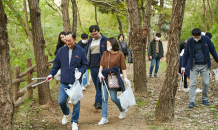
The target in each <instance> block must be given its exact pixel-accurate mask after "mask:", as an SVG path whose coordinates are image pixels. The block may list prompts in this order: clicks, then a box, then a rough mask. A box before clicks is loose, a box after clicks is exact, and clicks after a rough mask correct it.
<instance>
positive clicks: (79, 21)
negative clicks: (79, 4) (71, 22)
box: [77, 8, 84, 32]
mask: <svg viewBox="0 0 218 130" xmlns="http://www.w3.org/2000/svg"><path fill="white" fill-rule="evenodd" d="M77 12H78V19H79V24H80V26H81V28H82V32H84V30H83V26H82V22H81V19H80V14H79V9H78V8H77Z"/></svg>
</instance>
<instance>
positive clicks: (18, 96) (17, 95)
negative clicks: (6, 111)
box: [12, 55, 57, 112]
mask: <svg viewBox="0 0 218 130" xmlns="http://www.w3.org/2000/svg"><path fill="white" fill-rule="evenodd" d="M45 60H46V65H47V67H48V66H51V63H53V60H50V61H48V56H47V55H46V56H45ZM27 67H28V69H27V70H26V71H25V72H23V73H20V66H15V70H14V80H13V81H12V85H14V95H13V97H14V107H15V112H16V111H17V110H18V109H19V106H20V105H21V103H22V101H23V99H24V97H25V96H24V94H25V92H26V91H28V98H29V99H32V98H33V89H34V88H35V87H32V85H33V84H36V83H37V80H34V81H32V80H31V78H32V73H33V72H36V65H32V58H28V59H27ZM26 75H27V76H28V81H27V82H28V85H27V86H25V87H24V88H22V89H21V90H20V82H24V81H26V79H25V78H24V76H26ZM31 81H32V82H31ZM56 83H57V82H56Z"/></svg>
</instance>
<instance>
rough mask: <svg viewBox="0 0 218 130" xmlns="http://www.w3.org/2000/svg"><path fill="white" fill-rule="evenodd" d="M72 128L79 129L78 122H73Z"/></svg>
mask: <svg viewBox="0 0 218 130" xmlns="http://www.w3.org/2000/svg"><path fill="white" fill-rule="evenodd" d="M72 130H78V126H77V123H76V122H73V124H72Z"/></svg>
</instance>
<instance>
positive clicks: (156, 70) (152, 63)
mask: <svg viewBox="0 0 218 130" xmlns="http://www.w3.org/2000/svg"><path fill="white" fill-rule="evenodd" d="M155 61H156V66H155V71H154V74H157V72H158V69H159V64H160V58H159V53H157V55H156V57H152V59H151V66H150V70H149V74H150V75H152V72H153V68H154V63H155Z"/></svg>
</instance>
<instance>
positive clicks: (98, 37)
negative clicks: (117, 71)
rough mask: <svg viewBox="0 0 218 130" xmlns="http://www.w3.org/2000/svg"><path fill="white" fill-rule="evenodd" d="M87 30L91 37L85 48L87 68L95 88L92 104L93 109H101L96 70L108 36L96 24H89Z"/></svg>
mask: <svg viewBox="0 0 218 130" xmlns="http://www.w3.org/2000/svg"><path fill="white" fill-rule="evenodd" d="M89 32H90V33H91V38H90V40H89V41H88V43H87V46H86V49H85V50H86V54H87V59H88V63H89V68H90V70H91V76H92V80H93V83H94V85H95V89H96V96H95V104H94V106H95V109H101V108H102V107H101V106H102V105H101V103H102V96H101V91H100V90H99V88H97V87H98V86H99V85H98V84H99V83H100V81H99V78H98V71H99V67H100V61H101V57H102V55H103V53H104V51H105V50H106V49H107V47H106V46H105V43H106V41H107V39H108V38H107V37H105V36H103V35H102V34H101V33H100V29H99V27H98V26H97V25H92V26H90V28H89Z"/></svg>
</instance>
